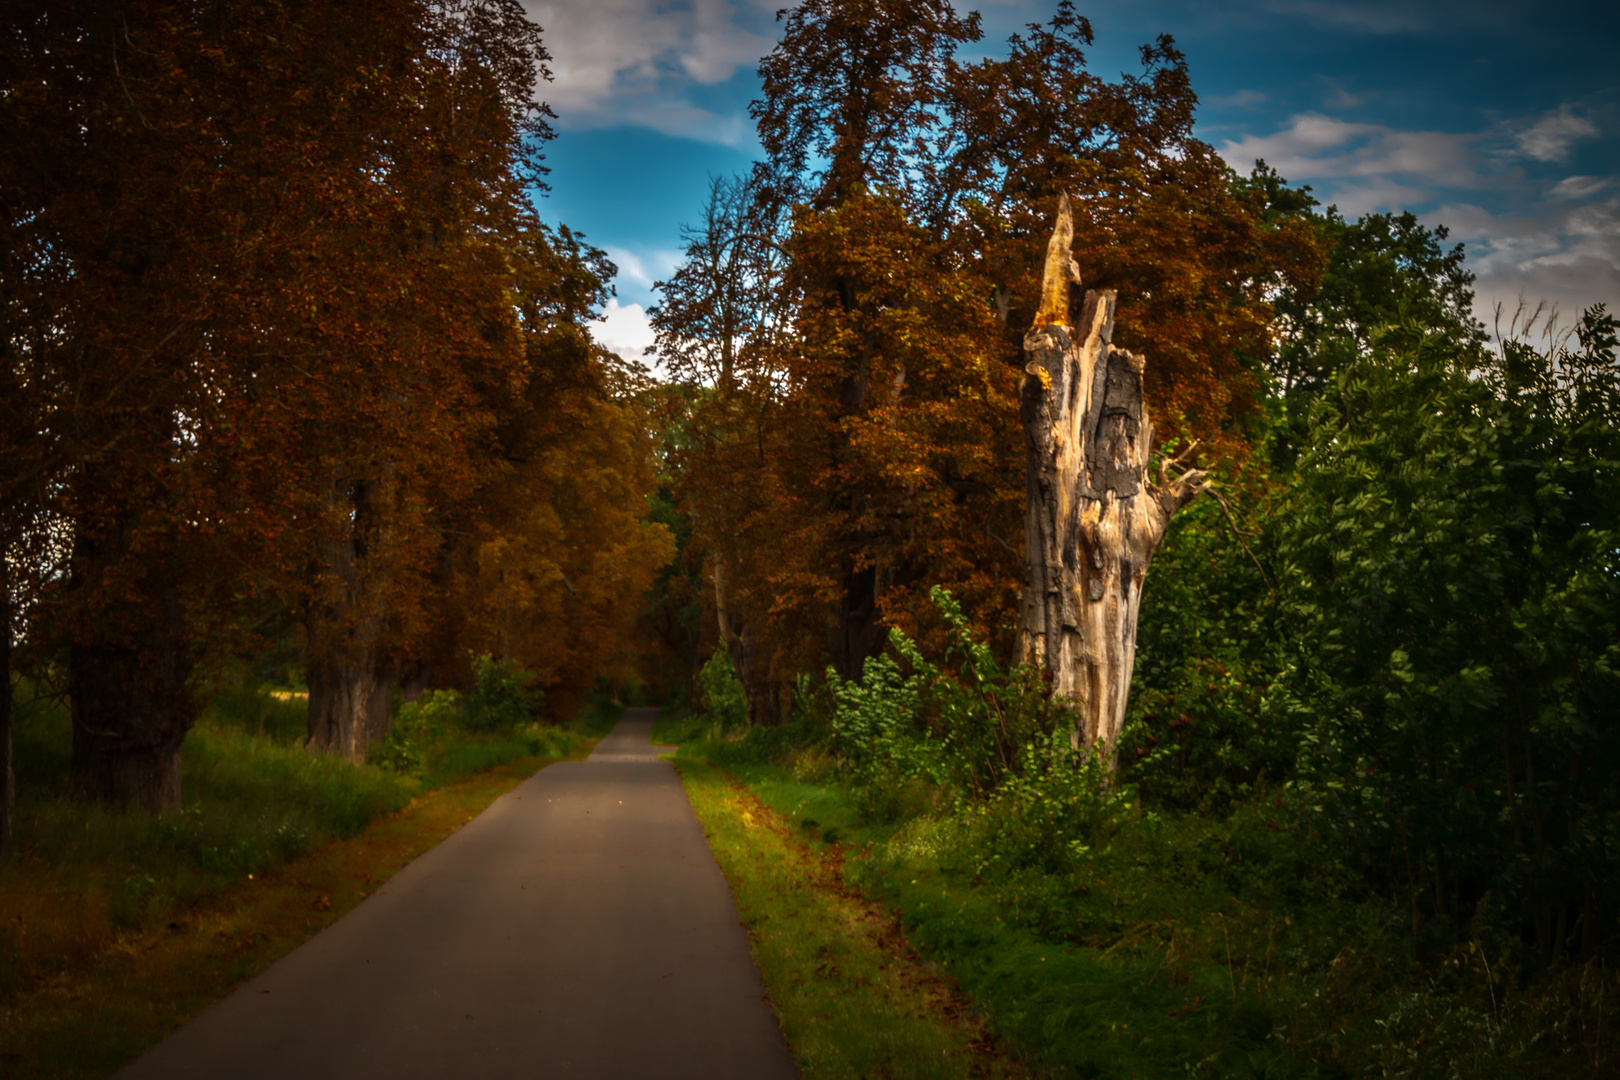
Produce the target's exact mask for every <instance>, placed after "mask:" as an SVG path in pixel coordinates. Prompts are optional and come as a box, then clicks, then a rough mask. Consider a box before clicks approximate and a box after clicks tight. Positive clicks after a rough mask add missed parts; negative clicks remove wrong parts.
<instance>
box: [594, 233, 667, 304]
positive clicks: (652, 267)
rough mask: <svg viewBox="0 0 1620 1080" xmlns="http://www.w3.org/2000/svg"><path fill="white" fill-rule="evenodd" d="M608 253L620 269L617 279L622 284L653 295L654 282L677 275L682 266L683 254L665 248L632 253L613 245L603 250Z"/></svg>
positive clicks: (627, 249)
mask: <svg viewBox="0 0 1620 1080" xmlns="http://www.w3.org/2000/svg"><path fill="white" fill-rule="evenodd" d="M602 250H603V251H606V252H607V256H608V258H610V259H612V260H613V265H615V266H617V267H618V268H619V276H618V278H617V279H616V280H617V281H618V282H619V283H620V284H628V285H630V286H631V287H632V288H634V289H636V290H638V291H641V292H646V293H651V291H652V287H653V282H655V281H664V280H667V279H668V278H669V277H670V275H672V274H673V273H675V268H676V267H677V266H679V265H680V264H681V253H680V252H679V251H669V250H666V249H664V248H651V249H649V250H645V251H631V250H630V249H629V248H622V247H614V246H613V245H612V244H609V245H607V246H606V247H604V248H603V249H602Z"/></svg>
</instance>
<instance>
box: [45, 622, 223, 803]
mask: <svg viewBox="0 0 1620 1080" xmlns="http://www.w3.org/2000/svg"><path fill="white" fill-rule="evenodd" d="M163 609H164V610H163V612H162V615H161V616H160V617H158V618H155V619H152V620H151V621H150V622H149V623H148V625H146V626H145V627H143V629H145V630H146V631H147V633H146V634H145V635H143V636H141V637H138V638H137V637H135V636H134V635H131V637H130V639H129V641H96V642H86V641H75V642H74V643H73V644H72V645H71V646H70V647H69V650H68V685H69V696H70V697H71V699H72V712H73V786H74V789H75V791H76V792H77V793H78V794H79V795H80V796H82V797H85V798H91V799H96V800H98V801H100V802H105V803H112V804H115V805H118V806H137V807H140V808H141V809H143V810H147V811H149V812H151V813H154V814H162V813H167V812H169V811H172V810H178V809H179V808H180V744H181V743H182V742H183V741H185V737H186V732H187V731H188V730H190V728H191V724H192V720H193V719H194V717H195V708H194V703H193V701H192V698H191V691H190V687H189V685H188V683H189V680H190V678H191V669H192V659H191V654H190V650H189V648H188V647H187V642H186V635H185V626H184V621H183V617H182V615H181V614H180V607H179V602H178V600H177V599H174V598H172V597H171V598H169V600H168V601H167V602H166V603H165V604H164V605H163ZM136 641H138V642H139V644H133V643H132V642H136Z"/></svg>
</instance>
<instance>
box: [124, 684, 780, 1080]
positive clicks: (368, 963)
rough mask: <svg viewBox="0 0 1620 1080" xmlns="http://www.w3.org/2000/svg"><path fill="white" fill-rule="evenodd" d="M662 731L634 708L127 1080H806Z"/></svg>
mask: <svg viewBox="0 0 1620 1080" xmlns="http://www.w3.org/2000/svg"><path fill="white" fill-rule="evenodd" d="M656 715H657V710H656V709H630V710H628V711H627V712H626V713H625V714H624V716H623V717H622V718H621V719H620V721H619V723H618V725H617V726H616V727H615V728H614V729H613V732H612V733H611V734H610V735H609V736H608V737H607V738H605V739H603V740H602V741H601V742H600V743H598V744H597V747H596V750H595V752H594V753H593V754H592V755H591V756H590V759H589V760H587V761H575V762H558V763H557V764H555V765H551V766H549V767H547V768H545V769H542V770H541V771H540V772H538V773H536V774H535V775H534V776H532V777H530V778H529V779H528V780H526V781H524V782H523V783H522V784H519V785H518V786H517V787H516V788H515V789H513V790H512V791H511V792H509V793H507V794H506V795H504V796H502V797H501V798H500V799H498V800H496V801H495V802H494V803H493V804H491V806H490V807H489V809H487V810H485V811H484V812H483V813H482V814H480V815H479V816H478V817H477V818H475V819H474V820H473V821H471V822H469V823H468V824H467V825H466V826H465V827H463V828H462V829H460V830H459V831H457V832H456V833H455V835H453V836H451V837H450V838H449V839H447V840H445V841H444V842H443V843H442V844H440V845H439V846H437V847H435V848H433V849H432V850H431V851H429V852H427V853H426V854H424V855H422V856H421V857H420V858H418V859H416V860H415V861H414V862H412V863H411V864H410V865H409V866H407V867H405V869H403V870H401V871H400V872H399V873H398V874H396V875H395V876H394V877H393V878H392V879H391V880H390V881H389V882H388V883H387V884H386V885H384V886H382V887H381V888H380V889H378V890H377V891H376V892H375V893H373V894H372V895H371V896H369V897H367V898H366V899H365V900H364V901H363V902H361V904H360V905H359V906H358V907H356V908H355V909H354V910H353V911H351V912H350V913H349V914H347V915H345V916H344V917H343V918H341V919H339V920H338V921H337V922H335V923H333V924H332V925H331V926H329V927H327V928H326V929H325V930H323V931H322V932H321V933H320V934H318V935H316V936H315V937H314V938H312V939H310V940H309V941H308V942H306V943H304V944H303V945H302V946H300V947H299V948H298V949H297V950H295V951H293V952H291V953H289V954H288V955H287V956H285V957H283V958H282V959H281V960H280V961H278V962H277V963H276V964H274V965H273V966H272V967H270V968H269V969H267V970H266V971H264V972H263V973H262V974H260V975H259V976H258V977H257V978H255V979H253V980H252V981H250V982H248V983H247V984H246V985H244V986H242V987H241V988H240V989H238V990H237V991H236V992H235V993H233V994H231V995H230V996H229V997H227V998H225V999H224V1000H222V1001H220V1002H217V1003H216V1004H214V1005H213V1006H212V1007H211V1008H209V1009H208V1010H207V1011H206V1012H204V1013H203V1014H202V1015H201V1016H199V1017H197V1018H196V1019H195V1020H193V1021H192V1022H191V1023H190V1024H187V1025H186V1026H185V1027H183V1028H181V1029H180V1030H179V1031H177V1032H176V1033H175V1034H174V1035H172V1036H171V1037H170V1038H168V1039H167V1040H165V1041H164V1042H162V1043H159V1044H158V1045H157V1046H155V1047H153V1048H152V1049H151V1050H150V1051H148V1052H147V1053H146V1054H145V1055H144V1056H143V1057H141V1058H140V1059H139V1060H137V1061H136V1062H135V1063H134V1064H133V1065H131V1066H130V1067H129V1068H127V1069H125V1070H124V1071H123V1072H122V1073H120V1074H119V1076H120V1077H126V1078H129V1080H136V1078H148V1077H150V1078H163V1080H182V1078H193V1077H194V1078H197V1080H222V1078H227V1077H229V1078H233V1080H247V1078H254V1077H266V1078H269V1077H274V1078H277V1080H282V1078H299V1080H319V1078H326V1077H330V1078H332V1080H338V1078H343V1080H358V1078H364V1077H379V1078H382V1077H387V1078H389V1080H402V1078H411V1077H456V1078H463V1077H464V1078H469V1080H472V1078H485V1077H489V1078H495V1077H503V1078H504V1077H536V1078H540V1077H545V1078H550V1077H558V1078H576V1077H577V1078H591V1080H621V1078H623V1080H630V1078H637V1080H643V1078H655V1077H656V1078H663V1077H670V1078H681V1077H703V1078H705V1080H723V1078H730V1077H736V1078H739V1080H740V1078H747V1080H776V1078H783V1080H788V1078H793V1077H796V1076H797V1072H796V1070H795V1069H794V1066H793V1063H792V1059H791V1058H790V1057H789V1055H788V1050H787V1046H786V1044H785V1043H784V1041H783V1039H782V1034H781V1030H780V1028H779V1027H778V1026H777V1022H776V1016H775V1014H774V1013H773V1012H772V1011H771V1007H770V1004H769V1003H768V1002H767V1001H766V1000H765V997H764V988H763V986H762V985H761V983H760V979H759V973H758V971H757V970H755V968H754V962H753V958H752V957H751V956H750V955H749V951H748V936H747V934H746V932H745V931H744V930H743V928H742V927H741V926H740V925H739V924H738V921H737V909H736V906H735V904H734V903H733V902H732V898H731V891H730V889H729V888H728V886H727V885H726V881H725V878H724V877H723V876H722V875H721V873H720V868H719V867H718V866H717V865H716V864H715V861H714V857H713V856H712V855H711V854H710V852H709V847H708V844H707V842H706V841H705V840H704V837H703V830H702V829H701V828H700V827H699V825H698V822H697V819H696V817H694V816H693V814H692V808H691V806H690V805H689V804H688V803H687V801H686V793H685V791H684V790H683V789H682V788H681V783H680V779H679V778H678V777H677V776H676V774H675V770H674V768H673V767H672V766H671V765H670V764H669V763H668V762H664V761H660V760H658V757H657V753H658V751H659V749H660V748H657V747H653V746H651V745H650V744H649V740H650V738H651V735H652V723H653V719H654V717H655V716H656ZM664 749H666V750H667V749H669V748H664Z"/></svg>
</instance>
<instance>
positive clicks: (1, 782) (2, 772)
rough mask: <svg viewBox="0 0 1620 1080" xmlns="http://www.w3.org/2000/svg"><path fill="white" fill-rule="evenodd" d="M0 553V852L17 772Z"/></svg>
mask: <svg viewBox="0 0 1620 1080" xmlns="http://www.w3.org/2000/svg"><path fill="white" fill-rule="evenodd" d="M4 558H5V557H4V555H3V554H0V855H4V854H6V853H7V852H9V851H10V850H11V823H12V818H13V817H14V816H15V814H16V810H17V773H16V770H15V769H13V768H12V760H11V586H10V583H9V582H8V581H7V580H6V566H5V561H4Z"/></svg>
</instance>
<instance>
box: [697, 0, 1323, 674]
mask: <svg viewBox="0 0 1620 1080" xmlns="http://www.w3.org/2000/svg"><path fill="white" fill-rule="evenodd" d="M977 36H978V23H977V20H976V19H975V18H973V17H971V16H970V17H959V16H957V15H956V14H955V13H954V11H952V10H951V9H950V8H949V7H948V6H945V5H941V4H931V3H924V2H916V0H912V2H899V0H897V2H893V3H853V2H836V0H819V2H813V3H807V4H804V5H802V6H801V7H799V8H797V9H795V10H794V11H793V12H791V13H788V14H787V15H786V16H785V18H784V33H783V36H782V40H781V43H780V44H779V45H778V46H777V48H776V50H775V51H774V52H773V53H772V55H771V56H770V57H768V58H766V60H765V61H763V62H762V65H761V74H762V80H763V89H764V95H763V97H762V99H761V100H760V101H759V102H756V103H755V105H754V109H753V112H754V116H755V119H756V121H757V122H758V124H759V130H760V140H761V143H762V145H763V146H764V147H765V150H766V153H767V162H766V165H765V167H764V168H763V169H762V170H761V181H760V186H761V190H762V192H763V193H764V194H765V195H766V197H772V196H774V197H776V198H779V199H782V200H787V201H790V202H792V203H793V216H792V218H791V221H792V226H791V229H790V231H789V233H788V235H787V236H786V237H785V239H784V240H783V243H782V246H783V249H784V250H785V252H786V253H787V256H788V265H787V267H786V269H785V272H784V274H783V278H782V287H781V288H782V294H783V305H784V307H783V310H784V312H785V313H786V318H785V319H784V327H785V329H786V330H787V332H785V333H783V334H781V335H779V336H778V337H777V338H776V339H775V344H774V345H773V347H772V353H771V357H770V359H769V361H768V362H765V363H763V364H762V367H764V368H767V369H769V370H771V371H772V372H773V384H772V393H773V394H774V397H773V398H772V399H771V401H770V404H769V406H768V408H767V409H766V410H764V411H765V412H766V413H767V414H768V416H769V419H768V420H766V421H765V422H764V423H763V424H762V425H761V430H762V431H763V430H768V439H762V440H759V441H758V445H760V446H761V447H763V451H762V453H761V454H760V455H758V457H759V460H758V461H757V463H755V464H754V465H753V466H752V467H753V468H754V469H756V470H757V472H758V473H759V474H760V476H761V478H762V480H761V488H762V490H763V491H764V492H765V493H766V496H767V503H768V505H769V507H770V509H768V510H764V511H756V512H755V513H756V514H757V515H758V516H759V517H763V518H766V519H768V520H771V521H773V522H774V523H775V524H776V529H775V536H774V537H772V536H765V537H763V538H762V539H763V540H764V543H763V545H761V546H759V547H758V548H757V549H756V554H755V555H754V556H753V559H752V565H750V566H747V567H739V568H738V571H737V574H736V576H737V578H738V579H739V580H745V581H748V582H750V584H749V586H748V588H747V591H748V592H750V593H751V594H752V595H755V596H758V597H760V598H761V603H760V606H759V607H758V608H757V609H756V611H757V612H758V615H756V620H757V619H758V617H759V616H766V615H767V613H768V616H767V621H768V623H769V625H770V637H771V638H772V639H773V641H772V649H773V653H774V654H776V655H780V656H782V657H783V658H784V661H785V662H784V664H783V665H782V666H783V669H784V673H783V675H782V676H781V677H784V678H785V677H786V675H785V673H786V672H787V671H789V670H793V669H797V670H803V669H804V668H806V667H810V668H813V667H815V666H816V663H817V661H818V660H819V657H817V656H812V655H809V653H810V652H820V654H821V655H823V656H825V655H829V654H830V657H831V659H832V660H833V662H834V664H835V666H836V667H837V668H838V670H839V671H840V673H841V674H843V675H844V676H845V677H846V678H853V677H858V675H859V672H860V670H861V667H862V663H863V661H864V660H865V658H866V657H868V656H870V655H872V654H873V653H874V652H875V651H877V650H878V649H879V648H881V647H882V644H883V642H884V639H885V633H884V628H885V627H887V626H894V625H898V626H902V627H904V628H906V629H907V630H909V631H911V632H922V633H925V634H926V633H927V632H928V627H929V624H930V620H931V619H933V615H932V610H933V609H932V606H931V605H929V604H928V603H927V601H926V592H927V588H928V586H930V585H932V584H935V583H945V584H947V585H949V586H950V587H951V588H952V590H953V591H954V592H956V593H957V594H958V595H959V596H961V597H963V598H964V600H966V601H967V608H968V610H969V611H970V612H972V613H973V614H974V616H975V617H976V618H977V619H978V620H980V626H981V628H982V629H985V630H988V631H989V632H990V633H992V634H994V635H996V636H997V637H998V640H999V641H1000V642H1001V643H1002V645H1003V647H1005V648H1007V649H1009V650H1011V648H1012V647H1013V642H1012V641H1011V640H1009V639H1008V638H1007V637H1005V635H1004V633H1003V628H1004V627H1010V626H1011V625H1013V624H1014V623H1016V621H1017V616H1016V611H1017V604H1018V599H1017V597H1018V589H1017V585H1016V582H1017V581H1018V579H1019V577H1020V573H1019V568H1020V566H1021V559H1020V556H1019V551H1020V544H1019V531H1020V525H1021V517H1022V508H1023V506H1024V498H1023V483H1022V475H1021V473H1022V470H1021V469H1020V468H1019V463H1020V461H1021V458H1022V452H1021V451H1022V444H1023V432H1022V429H1021V427H1020V424H1019V421H1018V419H1017V417H1018V407H1017V404H1016V403H1017V401H1018V395H1019V389H1018V387H1019V383H1020V380H1021V378H1022V374H1023V371H1022V369H1023V363H1024V360H1023V356H1022V341H1021V331H1020V329H1019V328H1020V327H1023V326H1028V325H1029V324H1030V322H1031V321H1032V320H1033V318H1034V314H1035V312H1036V310H1037V308H1038V306H1039V298H1040V288H1041V278H1042V256H1043V253H1044V250H1045V247H1046V241H1047V237H1048V235H1049V222H1050V212H1051V211H1050V207H1051V206H1052V205H1054V204H1055V202H1056V200H1057V198H1058V196H1059V195H1060V194H1064V193H1066V194H1068V195H1069V196H1070V198H1071V199H1072V201H1073V204H1074V231H1075V236H1076V242H1075V253H1076V258H1077V260H1078V263H1079V272H1080V273H1081V275H1082V276H1083V277H1084V278H1085V281H1086V284H1087V286H1088V287H1096V288H1108V289H1112V290H1113V291H1114V293H1115V295H1116V296H1117V298H1118V299H1117V310H1118V319H1117V324H1116V326H1117V329H1116V340H1117V342H1118V343H1119V345H1121V346H1123V347H1128V348H1130V349H1132V350H1140V351H1143V352H1146V353H1149V354H1150V355H1152V356H1153V357H1154V364H1153V365H1152V367H1151V368H1149V369H1148V371H1147V375H1146V383H1145V385H1144V392H1145V394H1146V395H1147V400H1148V402H1150V403H1151V405H1152V407H1153V408H1154V409H1155V411H1156V412H1157V414H1158V415H1159V416H1160V417H1161V418H1162V419H1161V422H1162V424H1163V427H1164V430H1165V434H1166V436H1169V437H1177V438H1181V439H1183V440H1186V439H1189V438H1199V439H1201V440H1203V445H1204V446H1205V447H1206V448H1208V449H1209V450H1210V451H1211V452H1212V453H1213V454H1214V455H1216V456H1220V455H1226V456H1234V455H1241V454H1242V453H1244V447H1245V439H1246V430H1247V429H1246V426H1245V425H1246V424H1247V423H1248V422H1249V419H1250V418H1252V417H1254V416H1255V415H1257V402H1258V390H1259V388H1260V386H1261V384H1262V372H1263V366H1264V362H1265V358H1266V356H1267V355H1268V354H1269V349H1270V339H1269V330H1268V327H1269V322H1270V318H1271V310H1270V308H1269V306H1268V302H1267V300H1268V296H1269V295H1271V294H1272V293H1274V292H1275V291H1276V290H1277V289H1278V288H1280V287H1281V286H1283V285H1288V286H1292V287H1296V288H1298V289H1300V290H1308V289H1309V288H1310V287H1311V284H1312V282H1313V280H1314V275H1315V274H1316V272H1317V269H1318V267H1319V263H1320V250H1319V247H1318V245H1317V242H1316V239H1315V237H1314V236H1313V234H1312V231H1311V229H1310V228H1309V227H1308V226H1305V225H1301V224H1298V223H1295V222H1292V221H1289V220H1282V219H1272V218H1267V217H1266V216H1265V215H1264V214H1263V213H1262V210H1263V205H1262V200H1261V199H1260V198H1259V197H1258V196H1255V195H1253V194H1252V193H1249V192H1247V191H1245V190H1244V189H1243V188H1242V186H1241V185H1240V184H1239V183H1238V182H1237V181H1236V178H1235V177H1234V176H1233V175H1232V174H1231V173H1230V171H1229V170H1228V169H1227V168H1226V166H1225V165H1224V164H1223V163H1222V162H1221V161H1220V159H1219V158H1218V157H1217V156H1216V155H1215V153H1214V151H1213V150H1212V149H1211V148H1210V147H1209V146H1208V145H1206V144H1204V143H1202V142H1201V141H1199V140H1197V139H1195V138H1193V136H1192V133H1191V132H1192V119H1193V115H1194V108H1195V105H1196V100H1197V99H1196V96H1195V95H1194V93H1193V91H1192V89H1191V80H1190V76H1189V74H1188V71H1187V66H1186V62H1185V59H1184V58H1183V57H1182V55H1181V54H1180V52H1179V51H1177V50H1176V48H1175V46H1174V43H1173V42H1172V41H1171V40H1170V39H1169V38H1167V37H1164V38H1160V39H1159V40H1157V41H1155V42H1154V43H1153V44H1151V45H1148V46H1145V47H1144V48H1143V51H1142V60H1143V65H1144V66H1143V73H1142V74H1141V75H1139V76H1125V77H1123V78H1122V79H1121V80H1120V81H1118V82H1109V81H1107V80H1104V79H1101V78H1099V77H1097V76H1095V75H1092V74H1091V73H1089V72H1088V71H1087V69H1086V63H1085V52H1084V50H1085V48H1086V47H1087V46H1089V45H1090V43H1091V29H1090V26H1089V25H1088V24H1087V23H1086V21H1085V20H1084V19H1082V18H1080V17H1078V16H1077V15H1075V13H1074V11H1073V8H1072V6H1070V5H1069V4H1067V3H1064V4H1060V5H1059V7H1058V10H1057V12H1056V14H1055V15H1054V17H1053V18H1052V19H1051V20H1050V21H1049V22H1047V23H1045V24H1041V25H1035V26H1032V27H1030V28H1029V30H1028V33H1027V34H1024V35H1018V36H1015V37H1013V38H1012V39H1011V40H1010V42H1009V44H1008V49H1007V52H1006V54H1005V55H1004V56H1001V57H989V58H986V59H984V60H981V61H977V62H973V63H966V62H963V61H961V60H960V59H958V57H957V51H958V50H959V49H960V48H961V47H962V46H963V45H965V44H967V43H969V42H972V41H974V40H976V38H977ZM1145 452H1150V451H1145ZM740 473H741V468H740V467H739V472H738V474H734V475H740ZM744 482H751V481H742V480H739V483H744ZM742 520H744V519H741V518H737V519H727V521H726V524H725V525H724V526H723V527H722V528H721V529H720V530H718V531H724V532H727V533H729V534H733V535H735V534H737V532H738V526H739V525H740V523H741V521H742ZM811 639H819V641H820V642H824V645H823V646H821V647H820V648H817V649H811V650H807V649H806V647H805V645H804V643H805V642H806V641H807V640H811Z"/></svg>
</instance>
